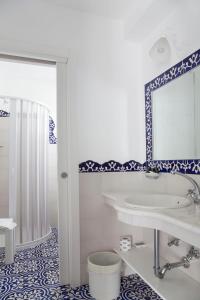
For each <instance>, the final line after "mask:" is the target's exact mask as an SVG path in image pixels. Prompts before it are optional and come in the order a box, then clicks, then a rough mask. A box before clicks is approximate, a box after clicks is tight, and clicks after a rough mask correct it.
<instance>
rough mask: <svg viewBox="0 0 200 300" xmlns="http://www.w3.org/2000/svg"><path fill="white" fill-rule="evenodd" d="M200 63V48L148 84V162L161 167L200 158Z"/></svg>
mask: <svg viewBox="0 0 200 300" xmlns="http://www.w3.org/2000/svg"><path fill="white" fill-rule="evenodd" d="M199 64H200V50H198V51H196V52H195V53H193V54H192V55H190V56H189V57H187V58H186V59H184V60H183V61H181V62H180V63H178V64H177V65H175V66H173V67H172V68H170V69H169V70H167V71H166V72H164V73H163V74H161V75H160V76H158V77H156V78H155V79H154V80H152V81H151V82H149V83H148V84H147V85H145V104H146V153H147V162H148V163H150V164H154V165H155V164H156V165H158V164H159V167H160V169H161V170H162V168H163V169H165V170H164V171H169V170H170V169H172V168H173V167H174V163H176V164H178V162H179V164H180V163H181V162H182V161H186V164H187V166H185V167H184V171H185V172H187V171H188V170H189V173H192V170H191V161H193V163H195V161H198V160H199V159H200V134H199V133H200V67H199ZM172 162H173V163H172ZM196 163H197V164H198V162H196ZM198 167H199V166H198ZM179 169H180V168H179ZM198 172H200V171H199V169H198ZM194 173H197V171H196V167H195V168H194Z"/></svg>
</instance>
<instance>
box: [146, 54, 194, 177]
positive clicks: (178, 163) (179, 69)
mask: <svg viewBox="0 0 200 300" xmlns="http://www.w3.org/2000/svg"><path fill="white" fill-rule="evenodd" d="M199 65H200V49H199V50H197V51H196V52H194V53H192V54H191V55H189V56H188V57H186V58H185V59H184V60H182V61H181V62H179V63H178V64H176V65H175V66H173V67H171V68H170V69H168V70H167V71H165V72H164V73H162V74H161V75H159V76H158V77H156V78H155V79H153V80H152V81H150V82H149V83H147V84H146V85H145V115H146V160H147V164H148V165H149V166H154V167H155V166H156V167H157V168H159V169H160V171H162V172H170V171H171V170H177V171H180V172H182V173H189V174H200V160H199V159H195V160H157V161H153V160H152V99H151V94H152V92H153V91H155V90H156V89H158V88H160V87H161V86H163V85H165V84H167V83H169V82H170V81H172V80H174V79H176V78H178V77H180V76H182V75H183V74H185V73H187V72H189V71H191V70H192V69H194V68H196V67H197V66H199Z"/></svg>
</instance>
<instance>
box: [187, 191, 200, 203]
mask: <svg viewBox="0 0 200 300" xmlns="http://www.w3.org/2000/svg"><path fill="white" fill-rule="evenodd" d="M187 196H190V197H191V198H192V199H193V200H194V202H199V200H200V198H199V196H198V194H197V193H196V191H195V190H194V189H193V190H192V189H189V190H188V192H187Z"/></svg>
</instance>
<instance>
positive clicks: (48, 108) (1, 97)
mask: <svg viewBox="0 0 200 300" xmlns="http://www.w3.org/2000/svg"><path fill="white" fill-rule="evenodd" d="M1 100H3V101H4V100H11V101H16V100H21V101H27V102H31V103H34V104H38V105H41V106H43V107H45V108H46V109H47V110H48V112H49V113H50V112H51V109H50V107H49V106H48V105H46V104H44V103H42V102H39V101H34V100H31V99H26V98H22V97H13V96H6V95H0V101H1Z"/></svg>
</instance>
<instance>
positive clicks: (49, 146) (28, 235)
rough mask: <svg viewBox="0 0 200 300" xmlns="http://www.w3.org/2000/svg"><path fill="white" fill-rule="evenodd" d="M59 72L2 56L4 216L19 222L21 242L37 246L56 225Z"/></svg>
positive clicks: (0, 185)
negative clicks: (57, 89)
mask: <svg viewBox="0 0 200 300" xmlns="http://www.w3.org/2000/svg"><path fill="white" fill-rule="evenodd" d="M55 74H56V73H55V68H52V67H49V66H44V65H40V64H29V63H19V62H13V61H9V62H8V61H0V95H1V96H0V165H1V169H0V218H12V219H13V220H14V222H15V223H16V224H17V227H16V229H15V240H16V245H19V246H26V245H28V246H30V245H31V244H33V245H35V243H38V242H40V241H42V240H44V239H45V238H46V237H48V235H49V233H50V232H51V227H52V226H53V227H56V225H57V223H56V218H57V186H56V184H57V165H56V163H57V151H56V146H57V145H56V137H55V132H54V130H55V123H54V121H55V118H56V76H55ZM4 95H6V96H4ZM52 214H54V221H53V222H52ZM52 223H53V224H52ZM2 239H3V237H2ZM2 239H1V237H0V243H1V245H3V244H4V243H3V240H2Z"/></svg>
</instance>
